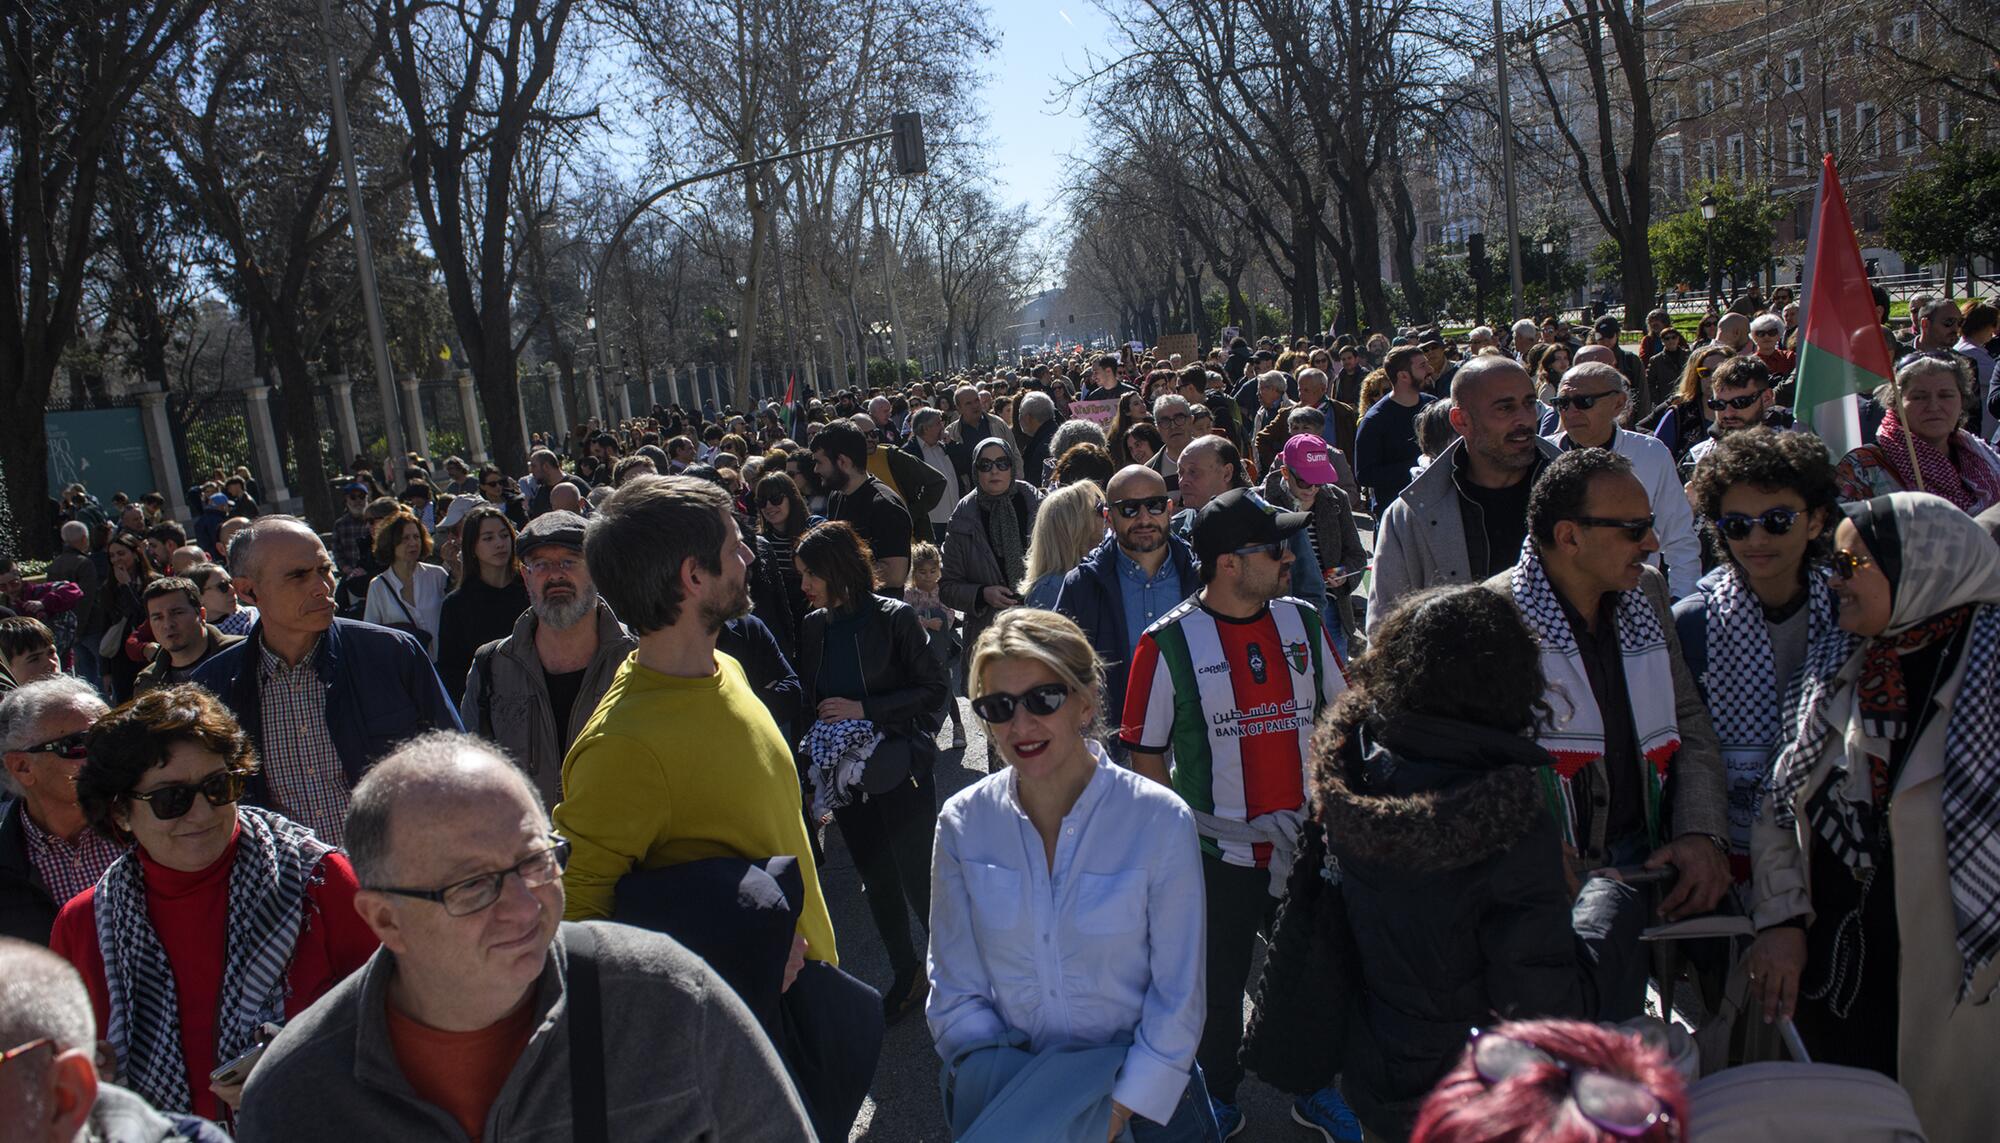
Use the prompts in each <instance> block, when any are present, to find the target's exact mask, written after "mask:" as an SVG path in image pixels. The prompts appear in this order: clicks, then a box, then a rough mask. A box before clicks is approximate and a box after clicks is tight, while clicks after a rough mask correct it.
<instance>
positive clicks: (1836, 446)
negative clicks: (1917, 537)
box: [1792, 155, 1892, 458]
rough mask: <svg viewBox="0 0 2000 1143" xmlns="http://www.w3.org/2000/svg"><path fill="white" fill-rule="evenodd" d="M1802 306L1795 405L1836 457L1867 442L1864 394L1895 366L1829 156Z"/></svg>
mask: <svg viewBox="0 0 2000 1143" xmlns="http://www.w3.org/2000/svg"><path fill="white" fill-rule="evenodd" d="M1800 308H1801V312H1803V313H1804V314H1805V325H1804V328H1803V329H1802V330H1801V331H1800V333H1799V363H1798V372H1797V373H1796V375H1795V376H1796V377H1797V379H1798V394H1797V396H1796V397H1795V398H1793V410H1792V411H1793V412H1794V413H1796V414H1797V415H1798V418H1799V421H1800V422H1801V423H1803V424H1805V425H1807V426H1809V427H1810V428H1811V429H1812V430H1813V431H1814V432H1816V433H1818V434H1819V436H1820V439H1821V440H1823V441H1825V442H1826V446H1827V449H1828V450H1829V451H1831V452H1832V453H1833V455H1834V457H1835V458H1839V457H1841V456H1845V455H1846V454H1847V451H1848V450H1849V449H1852V448H1856V447H1859V446H1860V445H1861V444H1862V443H1864V442H1863V441H1862V440H1861V395H1862V394H1864V393H1870V392H1873V391H1874V389H1875V387H1876V386H1878V385H1881V384H1883V383H1884V382H1886V381H1888V380H1889V378H1890V375H1891V368H1892V366H1891V364H1890V361H1889V343H1888V342H1887V341H1886V340H1884V338H1883V336H1882V325H1881V322H1880V320H1879V319H1878V317H1877V316H1876V312H1875V297H1874V294H1873V293H1872V292H1871V291H1870V290H1869V286H1868V270H1867V267H1866V265H1865V264H1864V263H1863V262H1862V261H1861V244H1860V243H1859V242H1858V241H1856V240H1855V237H1854V220H1853V218H1852V217H1851V216H1849V214H1848V213H1847V197H1846V196H1845V195H1843V194H1842V193H1841V191H1840V176H1839V174H1838V173H1836V172H1835V170H1834V166H1833V156H1832V155H1827V156H1825V157H1824V158H1823V159H1822V160H1821V163H1820V175H1819V193H1818V195H1817V196H1816V197H1815V200H1814V203H1813V217H1812V230H1811V231H1810V237H1808V238H1807V240H1806V277H1805V297H1804V300H1803V304H1802V305H1801V307H1800Z"/></svg>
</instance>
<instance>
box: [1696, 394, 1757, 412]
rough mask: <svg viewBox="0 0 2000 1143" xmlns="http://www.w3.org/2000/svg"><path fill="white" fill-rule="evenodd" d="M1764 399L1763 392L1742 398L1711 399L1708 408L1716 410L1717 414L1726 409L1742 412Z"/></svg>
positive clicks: (1745, 395) (1744, 395)
mask: <svg viewBox="0 0 2000 1143" xmlns="http://www.w3.org/2000/svg"><path fill="white" fill-rule="evenodd" d="M1763 397H1764V394H1762V393H1761V392H1760V393H1745V394H1743V395H1742V396H1740V397H1710V398H1709V399H1708V407H1709V408H1711V409H1714V410H1715V411H1717V412H1721V411H1722V410H1724V409H1736V410H1738V411H1741V410H1743V409H1747V408H1749V407H1750V406H1752V405H1754V404H1756V403H1757V402H1758V401H1760V400H1762V399H1763Z"/></svg>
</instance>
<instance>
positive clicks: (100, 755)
mask: <svg viewBox="0 0 2000 1143" xmlns="http://www.w3.org/2000/svg"><path fill="white" fill-rule="evenodd" d="M184 742H188V743H193V744H194V745H196V746H198V747H200V748H202V749H203V750H211V751H214V752H215V753H217V754H220V755H222V760H223V762H224V763H225V764H227V765H228V767H229V768H230V769H232V770H235V771H236V772H238V773H240V774H254V773H256V772H257V750H256V748H255V747H254V746H252V745H251V743H250V736H249V735H247V734H245V733H243V728H242V727H241V726H239V725H238V724H237V722H236V716H235V715H232V714H230V713H229V708H228V707H226V706H223V705H222V700H220V699H218V698H216V697H215V696H214V695H212V694H210V693H209V692H208V691H207V690H205V689H203V688H202V687H200V686H197V685H196V684H194V683H182V684H181V685H179V686H174V687H161V688H160V689H159V690H156V691H148V692H146V693H145V694H143V695H140V696H139V697H138V698H135V699H133V700H132V701H130V702H128V703H126V704H125V705H123V706H121V707H118V708H117V709H115V710H112V711H110V712H108V713H106V714H105V715H104V717H102V718H100V719H98V720H97V722H96V723H95V724H94V725H92V726H91V728H90V734H89V737H87V738H86V739H84V748H85V750H87V751H88V753H89V757H87V758H86V759H85V760H84V763H83V766H82V767H81V768H80V769H78V770H77V772H76V800H77V804H78V805H79V806H81V807H82V809H83V815H84V817H85V818H86V819H88V820H89V822H90V824H91V825H92V826H93V827H95V828H96V830H97V832H99V833H101V834H103V835H104V836H106V837H108V838H110V839H112V840H113V841H118V842H129V841H131V840H132V839H131V837H130V836H129V835H127V834H126V832H125V831H124V830H122V829H120V828H119V826H118V823H117V822H116V821H115V820H114V819H113V818H112V816H111V811H112V810H113V809H114V808H115V807H116V806H117V805H118V804H119V803H120V802H122V801H124V800H125V799H126V797H127V796H129V795H130V794H131V793H132V791H133V790H134V789H135V788H137V786H138V785H139V779H140V777H141V776H143V775H144V774H145V773H146V771H148V770H151V769H153V768H155V767H157V766H164V765H166V764H167V756H168V755H169V754H171V753H172V752H173V748H174V747H175V746H178V745H180V744H181V743H184Z"/></svg>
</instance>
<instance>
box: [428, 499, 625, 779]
mask: <svg viewBox="0 0 2000 1143" xmlns="http://www.w3.org/2000/svg"><path fill="white" fill-rule="evenodd" d="M519 547H520V551H521V578H522V579H523V580H524V581H526V583H527V586H528V605H529V606H528V610H527V611H524V612H522V613H521V618H520V619H519V620H517V621H516V622H515V624H514V633H513V634H511V635H509V636H507V637H506V638H505V639H500V640H496V641H495V642H492V643H488V644H486V645H485V646H484V647H481V648H480V649H479V650H478V652H476V653H475V654H474V655H473V657H472V670H471V671H470V672H468V673H467V675H466V678H465V696H464V698H462V699H461V700H460V701H459V718H460V721H462V722H464V723H465V726H466V729H468V730H470V731H472V732H474V733H475V734H478V735H479V736H480V737H482V738H486V739H489V740H490V741H492V742H494V743H496V744H498V745H499V746H500V748H501V749H503V750H505V751H506V752H507V756H508V757H510V758H512V759H513V760H514V764H515V765H517V766H519V767H521V769H523V770H525V771H526V772H527V774H528V779H529V780H530V781H532V782H533V783H534V784H535V790H536V792H538V793H540V794H541V796H542V804H543V805H544V806H547V807H549V808H551V809H553V808H554V807H555V804H556V803H557V802H559V801H561V800H562V763H563V756H564V755H566V754H568V753H569V746H570V743H572V742H575V741H576V736H577V735H578V734H581V733H582V732H583V727H584V724H585V723H587V722H589V721H590V716H591V715H592V714H594V713H596V711H597V703H598V700H600V699H602V698H603V697H604V692H605V691H607V690H609V689H610V688H611V680H612V678H613V677H614V676H616V675H617V673H618V665H619V664H620V663H623V662H624V661H625V657H626V656H627V655H630V654H631V653H632V649H633V648H635V647H637V646H638V645H639V640H638V639H637V638H636V637H634V636H633V635H632V634H631V633H629V632H627V631H626V630H625V625H624V624H622V623H620V622H618V617H617V616H615V615H613V614H612V613H611V608H610V607H609V606H607V605H606V604H605V603H604V601H603V600H602V599H599V598H598V595H597V588H596V586H595V585H594V584H593V583H592V582H591V579H590V567H589V565H588V564H586V563H585V562H584V559H583V518H582V517H581V516H578V515H576V514H575V513H573V512H545V513H543V514H542V515H540V516H537V517H535V518H534V520H532V521H530V522H529V524H528V526H527V527H526V528H524V529H522V530H521V539H520V543H519Z"/></svg>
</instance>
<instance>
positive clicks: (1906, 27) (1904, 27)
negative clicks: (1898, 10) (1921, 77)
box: [1889, 14, 1917, 52]
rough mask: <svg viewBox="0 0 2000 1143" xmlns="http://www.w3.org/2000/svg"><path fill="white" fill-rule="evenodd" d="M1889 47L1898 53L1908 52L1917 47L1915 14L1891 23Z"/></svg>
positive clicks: (1896, 19) (1901, 17)
mask: <svg viewBox="0 0 2000 1143" xmlns="http://www.w3.org/2000/svg"><path fill="white" fill-rule="evenodd" d="M1889 46H1890V47H1891V48H1893V49H1894V50H1896V51H1898V52H1907V51H1910V50H1912V49H1914V48H1915V47H1916V46H1917V17H1916V16H1915V14H1911V15H1908V16H1898V17H1896V18H1895V19H1893V20H1891V21H1889Z"/></svg>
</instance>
